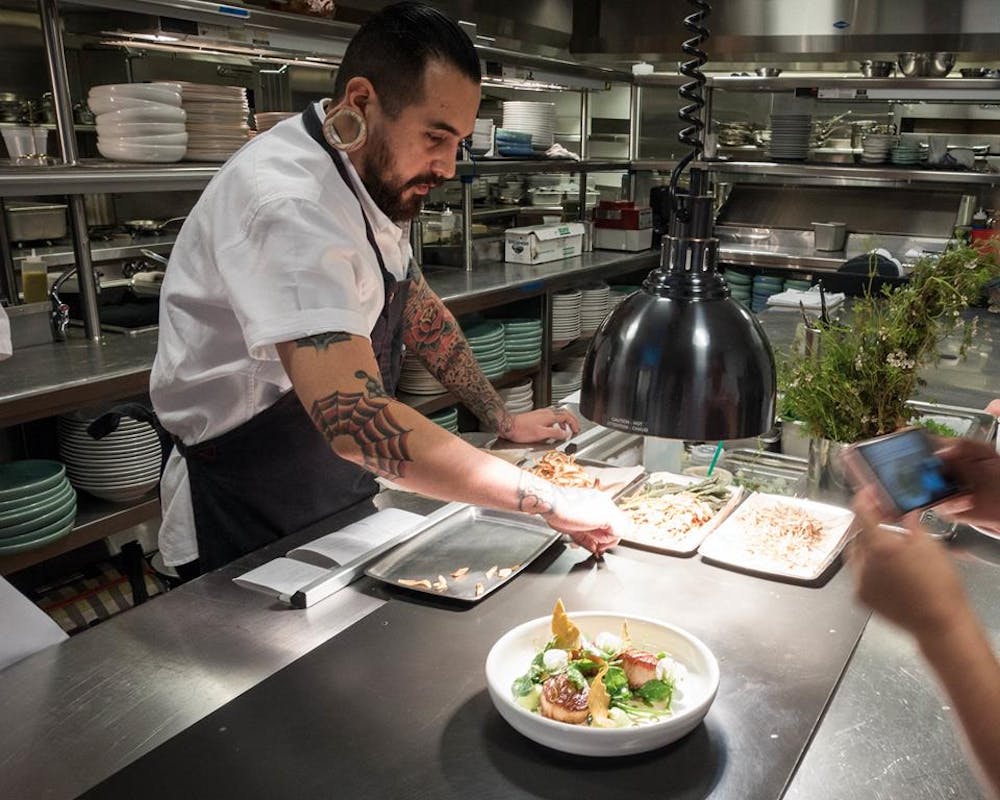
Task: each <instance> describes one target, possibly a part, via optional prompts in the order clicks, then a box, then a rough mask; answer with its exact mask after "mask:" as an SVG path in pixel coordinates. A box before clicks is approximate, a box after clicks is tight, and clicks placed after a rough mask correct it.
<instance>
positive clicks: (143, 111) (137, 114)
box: [91, 103, 187, 127]
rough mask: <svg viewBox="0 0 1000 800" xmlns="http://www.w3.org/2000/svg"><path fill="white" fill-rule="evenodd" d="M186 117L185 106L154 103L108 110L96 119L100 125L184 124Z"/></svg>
mask: <svg viewBox="0 0 1000 800" xmlns="http://www.w3.org/2000/svg"><path fill="white" fill-rule="evenodd" d="M91 110H93V109H91ZM95 113H96V112H95ZM186 119H187V112H186V111H185V110H184V109H183V108H176V107H175V106H168V105H164V104H163V103H153V104H151V105H148V106H133V107H132V108H122V109H118V110H117V111H106V112H104V113H103V114H98V115H97V117H96V118H95V120H94V121H95V122H96V123H97V125H98V127H101V126H104V125H118V124H121V123H133V122H171V123H173V124H175V125H177V124H180V125H183V124H184V121H185V120H186Z"/></svg>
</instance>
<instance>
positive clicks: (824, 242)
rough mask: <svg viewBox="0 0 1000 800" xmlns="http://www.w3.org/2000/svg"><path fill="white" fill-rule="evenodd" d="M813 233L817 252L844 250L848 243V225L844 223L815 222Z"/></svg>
mask: <svg viewBox="0 0 1000 800" xmlns="http://www.w3.org/2000/svg"><path fill="white" fill-rule="evenodd" d="M812 226H813V233H814V235H815V238H816V244H815V247H816V249H817V250H843V249H844V243H845V242H846V241H847V224H846V223H844V222H814V223H813V224H812Z"/></svg>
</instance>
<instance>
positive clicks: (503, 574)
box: [497, 567, 514, 578]
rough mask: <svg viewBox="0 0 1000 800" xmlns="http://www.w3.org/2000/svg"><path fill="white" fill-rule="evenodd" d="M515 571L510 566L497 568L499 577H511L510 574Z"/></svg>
mask: <svg viewBox="0 0 1000 800" xmlns="http://www.w3.org/2000/svg"><path fill="white" fill-rule="evenodd" d="M513 571H514V570H512V569H511V568H510V567H503V568H502V569H499V570H497V577H498V578H508V577H510V574H511V573H512V572H513Z"/></svg>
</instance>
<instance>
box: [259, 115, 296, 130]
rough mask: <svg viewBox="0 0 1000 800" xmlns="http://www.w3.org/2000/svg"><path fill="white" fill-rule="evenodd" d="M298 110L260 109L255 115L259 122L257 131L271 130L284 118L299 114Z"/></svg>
mask: <svg viewBox="0 0 1000 800" xmlns="http://www.w3.org/2000/svg"><path fill="white" fill-rule="evenodd" d="M298 114H299V112H298V111H259V112H257V113H256V114H254V115H253V118H254V122H255V123H256V124H257V133H263V132H264V131H269V130H271V128H273V127H274V126H275V125H277V124H278V123H279V122H281V121H282V120H286V119H289V118H290V117H294V116H297V115H298Z"/></svg>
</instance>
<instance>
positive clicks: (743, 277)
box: [723, 269, 753, 309]
mask: <svg viewBox="0 0 1000 800" xmlns="http://www.w3.org/2000/svg"><path fill="white" fill-rule="evenodd" d="M723 275H724V277H725V279H726V283H727V284H728V285H729V294H730V295H732V298H733V300H735V301H736V302H737V303H739V304H740V305H741V306H743V307H744V308H747V309H749V308H750V294H751V285H752V284H753V277H752V276H751V275H748V274H747V273H745V272H739V271H738V270H735V269H727V270H726V271H725V273H723Z"/></svg>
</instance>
